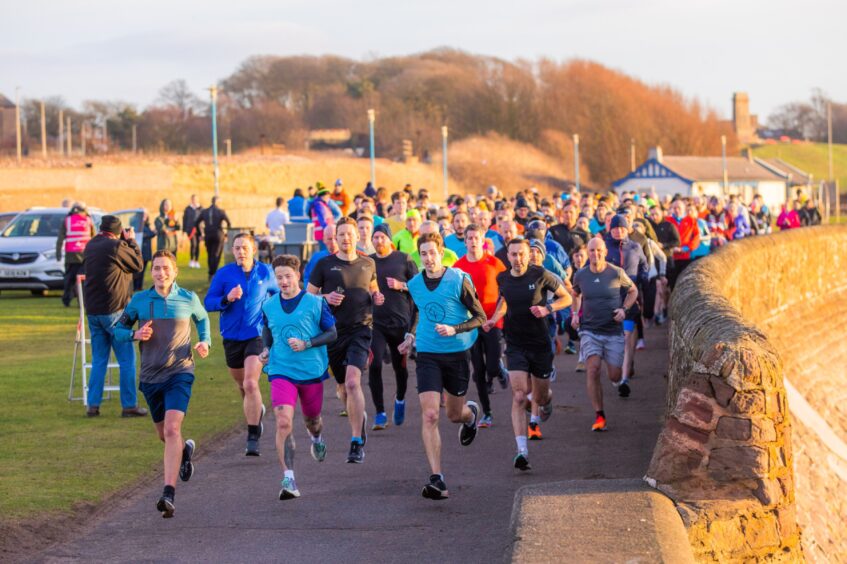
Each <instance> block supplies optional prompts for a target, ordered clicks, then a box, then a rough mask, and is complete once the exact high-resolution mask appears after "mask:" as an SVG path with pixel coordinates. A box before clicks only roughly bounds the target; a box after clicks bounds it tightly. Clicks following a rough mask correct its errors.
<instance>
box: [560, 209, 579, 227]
mask: <svg viewBox="0 0 847 564" xmlns="http://www.w3.org/2000/svg"><path fill="white" fill-rule="evenodd" d="M575 211H576V210H574V207H573V206H572V205H569V206H565V207H564V208H562V223H564V224H565V225H568V226H571V225H573V220H574V218H575Z"/></svg>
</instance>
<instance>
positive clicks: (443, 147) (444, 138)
mask: <svg viewBox="0 0 847 564" xmlns="http://www.w3.org/2000/svg"><path fill="white" fill-rule="evenodd" d="M447 133H448V132H447V126H446V125H444V126H442V127H441V156H442V161H443V162H442V164H443V166H444V201H445V202H446V201H447V197H448V195H447Z"/></svg>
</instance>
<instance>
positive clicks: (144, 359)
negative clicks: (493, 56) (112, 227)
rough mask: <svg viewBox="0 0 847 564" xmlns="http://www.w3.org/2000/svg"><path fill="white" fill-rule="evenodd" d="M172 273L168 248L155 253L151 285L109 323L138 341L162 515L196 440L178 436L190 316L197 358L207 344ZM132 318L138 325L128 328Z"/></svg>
mask: <svg viewBox="0 0 847 564" xmlns="http://www.w3.org/2000/svg"><path fill="white" fill-rule="evenodd" d="M177 272H178V270H177V267H176V257H174V255H173V253H171V252H170V251H158V252H156V254H154V255H153V266H152V270H151V274H152V276H153V287H152V288H150V289H149V290H145V291H143V292H138V293H137V294H135V295H134V296H133V297H132V300H131V301H130V302H129V305H127V307H126V309H125V310H124V313H123V315H121V317H120V319H119V320H118V323H117V325H115V338H116V339H117V340H119V341H122V342H126V343H130V342H132V341H139V345H138V348H139V350H140V352H141V378H140V382H141V383H140V385H139V388H140V389H141V393H143V394H144V398H145V399H146V400H147V405H148V406H150V415H151V416H152V417H153V423H154V424H155V425H156V432H157V433H158V434H159V440H161V441H162V442H164V443H165V454H164V466H165V489H164V491H163V492H162V496H161V497H160V498H159V500H158V502H157V503H156V509H157V510H158V511H160V512H161V513H162V517H165V518H169V517H173V516H174V495H175V493H176V478H177V475H179V478H180V480H182V481H183V482H187V481H188V480H189V479H190V478H191V476H192V474H193V473H194V465H193V464H192V462H191V457H192V455H193V454H194V450H195V448H196V445H195V443H194V441H193V440H191V439H188V440H187V441H183V440H182V422H183V420H184V419H185V414H186V412H187V411H188V401H189V399H190V398H191V384H192V383H193V382H194V358H193V354H192V347H191V321H193V322H194V325H195V326H196V327H197V333H198V335H199V338H200V341H199V342H198V343H197V344H196V345H194V347H193V349H194V351H196V352H197V354H198V355H199V356H200V358H206V356H208V354H209V347H210V345H211V343H212V338H211V334H210V331H209V315H208V314H207V313H206V310H205V309H203V304H201V303H200V298H198V297H197V294H195V293H194V292H192V291H190V290H185V289H183V288H180V287H179V286H178V285H177V283H176V276H177ZM136 322H138V324H139V328H138V329H137V330H133V326H134V325H135V323H136Z"/></svg>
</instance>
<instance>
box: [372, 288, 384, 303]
mask: <svg viewBox="0 0 847 564" xmlns="http://www.w3.org/2000/svg"><path fill="white" fill-rule="evenodd" d="M373 298H374V304H375V305H378V306H381V305H382V304H384V303H385V294H383V293H382V292H380V291H379V290H377V291H376V292H374V293H373Z"/></svg>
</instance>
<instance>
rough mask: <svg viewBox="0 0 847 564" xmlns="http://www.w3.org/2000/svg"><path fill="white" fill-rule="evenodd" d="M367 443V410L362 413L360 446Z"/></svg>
mask: <svg viewBox="0 0 847 564" xmlns="http://www.w3.org/2000/svg"><path fill="white" fill-rule="evenodd" d="M366 444H368V412H367V411H366V412H364V413H363V414H362V446H365V445H366Z"/></svg>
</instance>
